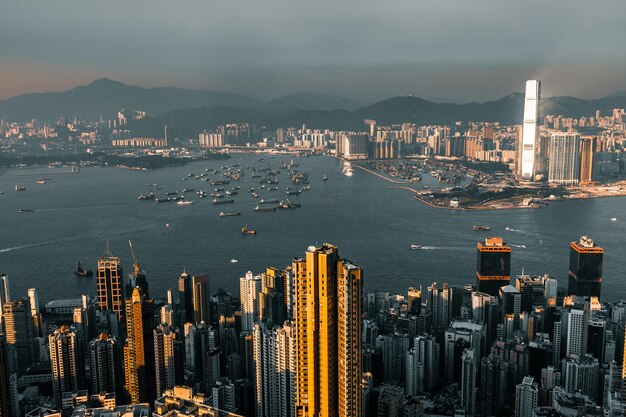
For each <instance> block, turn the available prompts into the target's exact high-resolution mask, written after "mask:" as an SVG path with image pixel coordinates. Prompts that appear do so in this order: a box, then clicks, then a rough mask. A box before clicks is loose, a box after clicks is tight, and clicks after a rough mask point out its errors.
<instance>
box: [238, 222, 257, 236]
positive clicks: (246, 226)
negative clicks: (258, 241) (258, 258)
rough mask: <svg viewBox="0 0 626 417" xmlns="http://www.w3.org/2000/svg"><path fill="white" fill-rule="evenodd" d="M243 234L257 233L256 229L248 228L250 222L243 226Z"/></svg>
mask: <svg viewBox="0 0 626 417" xmlns="http://www.w3.org/2000/svg"><path fill="white" fill-rule="evenodd" d="M241 234H242V235H256V230H254V229H248V224H247V223H246V225H245V226H244V227H242V228H241Z"/></svg>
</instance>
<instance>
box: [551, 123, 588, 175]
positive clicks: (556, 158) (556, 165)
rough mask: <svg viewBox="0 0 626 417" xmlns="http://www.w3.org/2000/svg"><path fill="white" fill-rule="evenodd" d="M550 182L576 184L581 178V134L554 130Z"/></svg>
mask: <svg viewBox="0 0 626 417" xmlns="http://www.w3.org/2000/svg"><path fill="white" fill-rule="evenodd" d="M549 149H550V164H549V166H548V182H550V183H554V184H561V185H576V184H578V181H579V180H580V135H579V134H578V133H574V132H554V133H553V134H552V137H551V138H550V146H549Z"/></svg>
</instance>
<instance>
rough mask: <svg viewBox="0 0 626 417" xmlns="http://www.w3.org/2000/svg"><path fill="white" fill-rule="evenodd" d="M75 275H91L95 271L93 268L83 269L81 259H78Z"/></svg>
mask: <svg viewBox="0 0 626 417" xmlns="http://www.w3.org/2000/svg"><path fill="white" fill-rule="evenodd" d="M74 275H76V276H79V277H90V276H92V275H93V271H92V270H91V269H83V266H82V265H81V264H80V261H78V262H77V263H76V270H75V271H74Z"/></svg>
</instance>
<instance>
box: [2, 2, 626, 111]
mask: <svg viewBox="0 0 626 417" xmlns="http://www.w3.org/2000/svg"><path fill="white" fill-rule="evenodd" d="M625 18H626V1H625V0H600V1H589V0H569V1H556V0H547V1H546V0H541V1H540V0H387V1H370V0H334V1H331V0H316V1H301V0H245V1H244V0H179V1H172V0H169V1H161V0H132V1H117V0H107V1H79V0H53V1H44V0H40V1H33V0H19V1H9V0H7V1H4V2H3V4H2V6H0V98H6V97H10V96H13V95H16V94H21V93H24V92H31V91H58V90H64V89H67V88H71V87H73V86H75V85H77V84H86V83H89V82H90V81H92V80H93V79H96V78H100V77H105V76H106V77H109V78H112V79H115V80H119V81H123V82H127V83H132V84H137V85H142V86H146V87H152V86H164V85H167V86H179V87H188V88H202V89H209V90H222V91H232V92H237V93H242V94H246V95H251V96H255V97H259V98H270V97H276V96H279V95H282V94H286V93H291V92H296V91H312V92H319V93H333V94H339V95H344V96H347V97H351V98H355V99H358V100H363V101H366V100H372V99H377V98H384V97H390V96H394V95H408V94H412V95H416V96H421V97H427V98H435V99H443V100H446V99H447V100H453V101H468V100H478V101H483V100H490V99H497V98H499V97H501V96H504V95H506V94H508V93H510V92H512V91H521V90H522V86H523V83H524V81H525V80H526V79H528V78H539V79H541V80H542V81H543V86H544V95H574V96H579V97H599V96H602V95H606V94H609V93H612V92H614V91H616V90H620V89H622V90H623V89H626V20H625Z"/></svg>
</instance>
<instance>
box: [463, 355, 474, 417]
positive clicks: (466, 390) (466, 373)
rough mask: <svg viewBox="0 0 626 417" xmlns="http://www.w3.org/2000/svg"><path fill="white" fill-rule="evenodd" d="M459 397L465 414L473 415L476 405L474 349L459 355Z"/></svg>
mask: <svg viewBox="0 0 626 417" xmlns="http://www.w3.org/2000/svg"><path fill="white" fill-rule="evenodd" d="M461 366H462V368H461V398H462V400H463V408H464V409H465V415H466V416H473V415H474V410H475V407H476V373H477V372H476V356H475V351H474V349H465V350H464V351H463V353H462V355H461Z"/></svg>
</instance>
